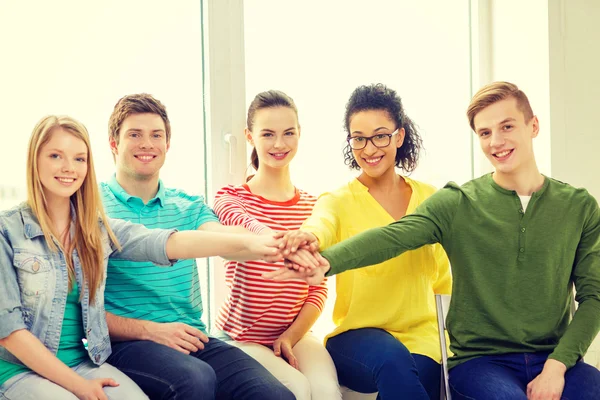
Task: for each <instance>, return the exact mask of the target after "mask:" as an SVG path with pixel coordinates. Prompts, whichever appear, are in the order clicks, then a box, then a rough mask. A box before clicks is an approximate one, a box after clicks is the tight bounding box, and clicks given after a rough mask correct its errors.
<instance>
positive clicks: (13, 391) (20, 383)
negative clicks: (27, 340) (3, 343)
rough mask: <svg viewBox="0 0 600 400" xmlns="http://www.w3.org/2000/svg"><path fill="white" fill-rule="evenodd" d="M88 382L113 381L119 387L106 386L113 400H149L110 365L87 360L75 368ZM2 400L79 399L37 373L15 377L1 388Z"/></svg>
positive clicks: (0, 396) (107, 394)
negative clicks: (99, 364) (89, 380)
mask: <svg viewBox="0 0 600 400" xmlns="http://www.w3.org/2000/svg"><path fill="white" fill-rule="evenodd" d="M73 371H75V372H77V374H79V375H80V376H82V377H84V378H85V379H98V378H112V379H114V380H115V381H116V382H117V383H118V384H119V386H116V387H111V386H105V387H104V394H105V395H106V397H108V399H109V400H122V399H127V400H148V397H147V396H146V395H145V394H144V392H142V391H141V390H140V388H139V387H138V386H137V385H136V384H135V383H133V382H132V381H131V379H129V378H128V377H126V376H125V375H123V373H122V372H121V371H119V370H118V369H116V368H115V367H113V366H110V365H108V364H106V363H104V364H102V365H101V366H99V367H98V366H96V365H94V363H92V362H91V361H84V362H82V363H81V364H79V365H77V366H76V367H73ZM0 399H1V400H77V396H75V395H74V394H73V393H71V392H69V391H68V390H67V389H65V388H63V387H62V386H59V385H57V384H56V383H54V382H51V381H49V380H48V379H46V378H42V377H41V376H39V375H38V374H36V373H35V372H25V373H22V374H19V375H15V376H13V377H12V378H10V379H9V380H8V381H6V382H4V385H2V387H0Z"/></svg>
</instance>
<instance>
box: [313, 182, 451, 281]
mask: <svg viewBox="0 0 600 400" xmlns="http://www.w3.org/2000/svg"><path fill="white" fill-rule="evenodd" d="M459 199H460V192H459V190H457V188H455V187H449V186H446V187H445V188H444V189H441V190H439V191H438V192H436V193H434V194H433V195H432V196H430V197H429V198H428V199H427V200H425V201H424V202H423V203H421V205H420V206H419V207H417V209H416V210H415V212H414V213H413V214H409V215H406V216H405V217H403V218H401V219H400V220H398V221H396V222H393V223H391V224H389V225H387V226H383V227H380V228H373V229H369V230H367V231H365V232H362V233H360V234H358V235H356V236H353V237H351V238H350V239H347V240H344V241H342V242H340V243H338V244H336V245H334V246H332V247H330V248H329V249H327V250H325V251H324V252H323V253H322V255H323V257H325V258H326V259H327V260H328V261H329V264H330V266H331V269H330V270H329V272H328V273H327V275H328V276H329V275H335V274H339V273H340V272H344V271H347V270H350V269H355V268H360V267H365V266H368V265H375V264H379V263H381V262H383V261H386V260H389V259H390V258H394V257H397V256H398V255H400V254H402V253H404V252H405V251H407V250H414V249H418V248H419V247H421V246H424V245H426V244H433V243H443V241H444V240H445V239H448V238H449V235H450V233H451V227H452V220H453V218H454V215H455V214H456V210H457V208H458V202H459Z"/></svg>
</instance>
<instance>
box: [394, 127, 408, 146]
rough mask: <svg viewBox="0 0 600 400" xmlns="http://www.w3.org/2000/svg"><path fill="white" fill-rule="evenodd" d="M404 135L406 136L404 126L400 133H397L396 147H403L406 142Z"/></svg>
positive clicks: (399, 130)
mask: <svg viewBox="0 0 600 400" xmlns="http://www.w3.org/2000/svg"><path fill="white" fill-rule="evenodd" d="M404 136H406V131H405V130H404V128H400V129H398V133H397V134H396V148H398V149H399V148H400V147H402V145H403V144H404Z"/></svg>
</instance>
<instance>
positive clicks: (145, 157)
mask: <svg viewBox="0 0 600 400" xmlns="http://www.w3.org/2000/svg"><path fill="white" fill-rule="evenodd" d="M137 158H139V159H140V160H142V161H150V160H152V159H153V158H154V157H153V156H137Z"/></svg>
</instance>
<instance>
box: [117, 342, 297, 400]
mask: <svg viewBox="0 0 600 400" xmlns="http://www.w3.org/2000/svg"><path fill="white" fill-rule="evenodd" d="M109 359H110V360H111V361H110V363H111V365H114V366H115V367H117V368H118V369H120V370H121V371H122V372H124V373H125V374H126V375H127V376H129V377H130V378H131V379H132V380H133V381H134V382H135V383H137V384H138V386H139V387H140V388H142V390H143V391H144V392H145V393H146V394H147V395H148V396H149V397H150V399H152V400H154V399H160V400H164V399H173V400H175V399H177V400H180V399H190V400H214V399H219V400H233V399H235V400H238V399H240V400H292V399H295V397H294V395H293V394H292V392H290V391H289V390H288V389H287V388H286V387H285V386H283V385H282V384H281V383H279V381H278V380H277V379H275V378H274V377H273V376H272V375H271V374H270V373H269V372H268V371H267V370H266V369H265V368H264V367H263V366H262V365H260V364H259V363H258V362H257V361H256V360H254V359H253V358H252V357H250V356H248V355H247V354H246V353H244V352H243V351H241V350H240V349H238V348H236V347H233V346H231V345H228V344H227V343H225V342H223V341H221V340H219V339H215V338H210V340H209V342H208V343H206V344H205V345H204V350H200V351H197V352H195V353H191V354H189V355H186V354H183V353H180V352H178V351H177V350H174V349H171V348H170V347H167V346H163V345H161V344H158V343H154V342H150V341H141V340H137V341H130V342H120V343H114V344H113V353H112V355H111V356H110V357H109Z"/></svg>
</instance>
